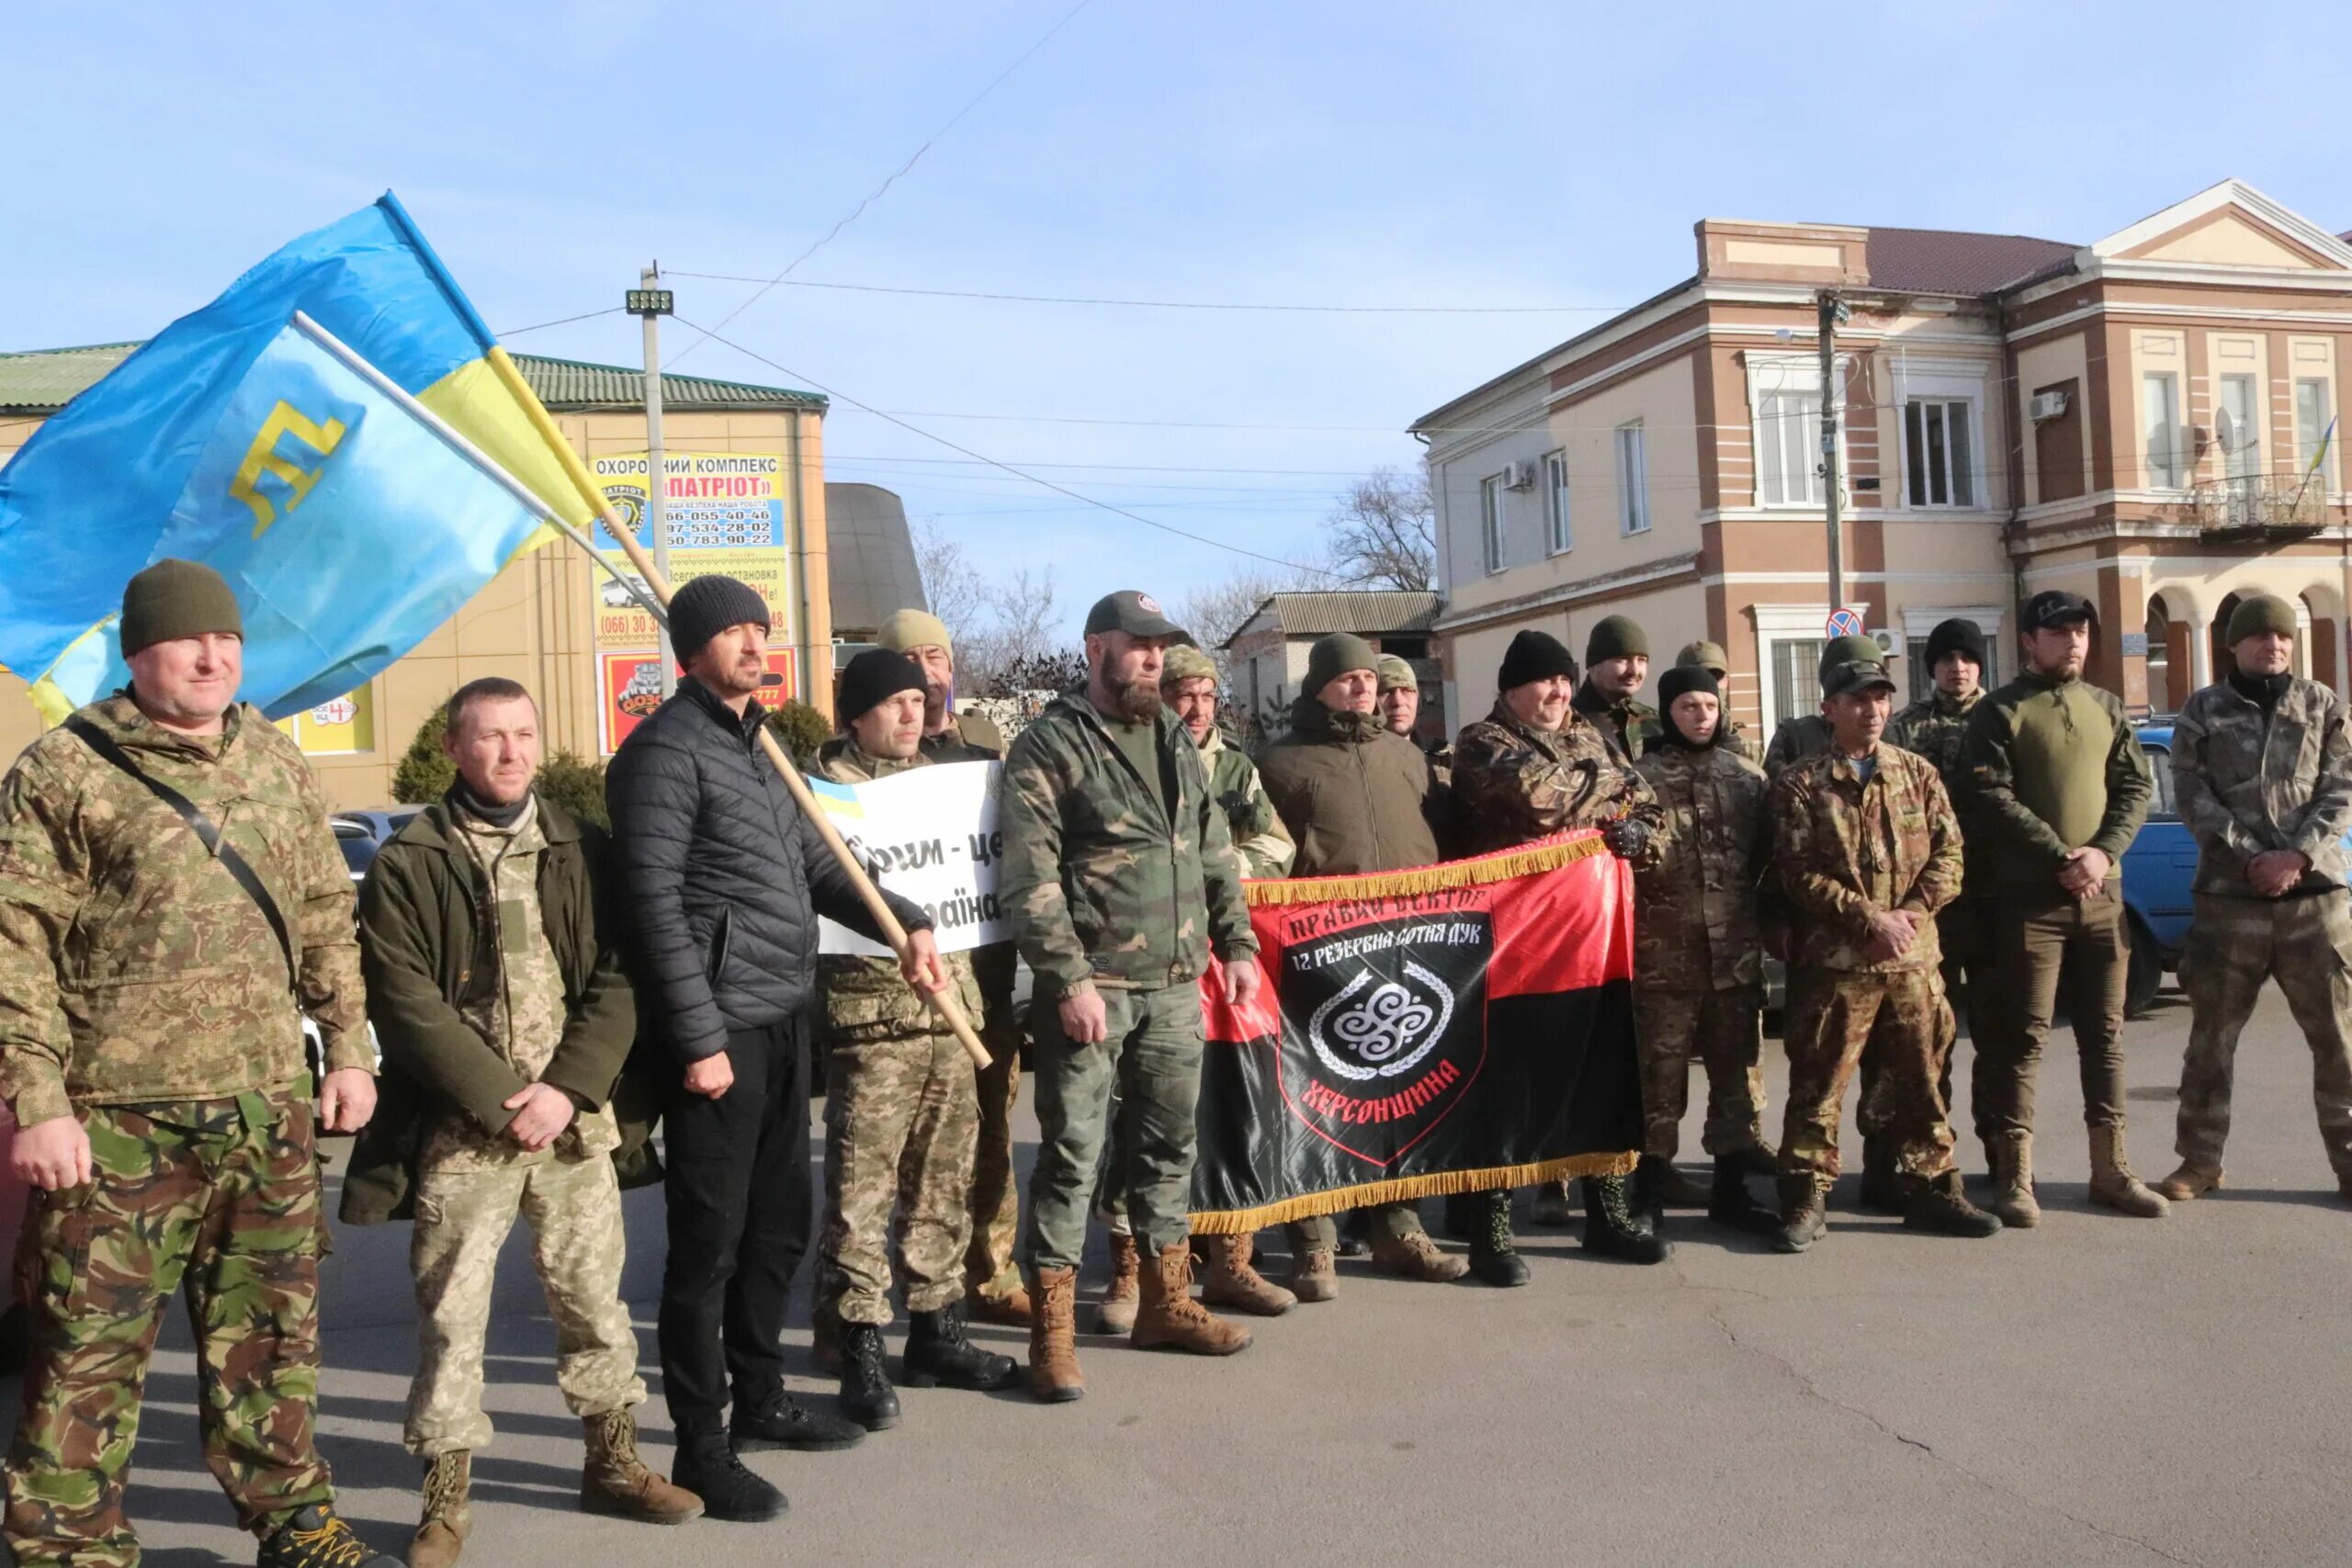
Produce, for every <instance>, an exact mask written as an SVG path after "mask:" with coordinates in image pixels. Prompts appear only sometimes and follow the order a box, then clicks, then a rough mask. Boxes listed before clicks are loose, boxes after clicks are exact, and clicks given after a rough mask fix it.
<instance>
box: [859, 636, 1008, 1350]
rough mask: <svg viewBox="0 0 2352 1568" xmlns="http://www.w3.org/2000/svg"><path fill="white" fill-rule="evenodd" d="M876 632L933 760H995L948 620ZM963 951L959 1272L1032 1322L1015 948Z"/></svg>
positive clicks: (982, 1297)
mask: <svg viewBox="0 0 2352 1568" xmlns="http://www.w3.org/2000/svg"><path fill="white" fill-rule="evenodd" d="M875 640H876V642H878V643H880V644H881V645H882V646H883V647H884V648H886V649H890V650H891V651H892V652H894V653H903V654H905V655H906V656H907V657H908V658H909V659H911V660H914V661H915V663H916V664H917V665H918V666H919V667H920V668H921V669H922V681H923V695H922V754H923V755H924V756H925V757H927V758H929V759H930V760H931V761H934V762H1001V761H1003V760H1004V732H1003V731H1002V730H1000V729H999V728H997V727H996V726H995V724H994V723H992V722H991V721H989V719H988V718H987V717H986V716H983V715H981V714H978V713H966V712H961V711H959V710H958V709H957V708H956V645H955V643H954V642H953V640H952V639H950V637H948V635H947V625H946V623H945V622H944V621H942V620H941V619H940V618H939V617H938V616H936V615H932V614H931V613H930V612H928V611H925V610H899V611H896V612H894V613H893V614H892V615H891V616H890V618H889V619H888V620H886V621H884V622H883V623H882V629H881V630H880V631H878V632H876V634H875ZM967 957H968V958H969V959H970V960H971V964H972V978H973V980H974V982H975V983H976V984H977V985H978V987H979V993H980V1010H979V1012H978V1018H977V1021H978V1024H979V1032H980V1043H981V1044H983V1045H985V1046H987V1047H988V1052H989V1065H988V1066H985V1067H982V1068H981V1069H980V1076H979V1085H978V1091H979V1097H980V1142H979V1152H978V1155H976V1156H974V1158H973V1161H972V1196H971V1209H972V1240H971V1246H970V1247H969V1248H968V1249H967V1252H966V1254H965V1258H964V1279H965V1282H966V1284H967V1286H968V1287H969V1288H970V1291H971V1293H970V1295H969V1296H968V1297H967V1298H966V1299H967V1301H968V1302H969V1303H970V1304H971V1308H972V1315H973V1316H974V1317H975V1318H977V1319H978V1320H979V1321H980V1322H982V1323H995V1324H1002V1325H1005V1326H1007V1327H1012V1328H1026V1327H1028V1326H1029V1292H1028V1291H1027V1290H1026V1289H1024V1288H1023V1285H1022V1283H1021V1266H1020V1264H1019V1263H1017V1262H1016V1261H1015V1260H1014V1258H1013V1256H1012V1248H1013V1243H1014V1242H1015V1241H1016V1240H1017V1239H1018V1238H1019V1236H1020V1232H1021V1190H1020V1187H1019V1185H1018V1183H1016V1182H1015V1180H1014V1179H1013V1170H1012V1107H1013V1102H1014V1101H1015V1100H1018V1099H1019V1098H1020V1096H1021V1020H1020V1018H1019V1016H1018V1014H1017V1011H1016V1010H1015V1008H1014V1006H1013V1000H1012V985H1013V977H1014V975H1015V973H1016V972H1017V971H1018V969H1019V967H1020V957H1019V955H1018V954H1017V953H1014V951H1013V947H1012V943H1011V942H991V943H989V945H988V946H986V947H978V948H974V949H973V950H972V951H971V952H970V953H968V954H967Z"/></svg>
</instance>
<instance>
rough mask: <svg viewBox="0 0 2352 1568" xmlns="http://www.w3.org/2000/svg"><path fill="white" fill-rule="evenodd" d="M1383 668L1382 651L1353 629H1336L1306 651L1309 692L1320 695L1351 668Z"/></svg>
mask: <svg viewBox="0 0 2352 1568" xmlns="http://www.w3.org/2000/svg"><path fill="white" fill-rule="evenodd" d="M1379 668H1380V655H1379V654H1377V653H1374V651H1373V650H1372V644H1370V643H1368V642H1366V641H1364V640H1363V638H1362V637H1358V636H1356V634H1355V633H1353V632H1333V633H1332V634H1331V635H1330V636H1329V637H1324V638H1321V639H1320V640H1318V641H1317V643H1316V645H1315V646H1314V647H1313V648H1311V649H1307V653H1306V694H1307V695H1308V696H1310V697H1313V696H1320V695H1321V694H1322V692H1323V688H1324V687H1326V686H1328V685H1329V684H1330V683H1331V682H1334V681H1336V680H1338V679H1339V678H1340V676H1342V675H1345V674H1347V673H1348V672H1349V671H1351V670H1373V671H1377V670H1378V669H1379Z"/></svg>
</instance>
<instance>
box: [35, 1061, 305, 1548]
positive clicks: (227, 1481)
mask: <svg viewBox="0 0 2352 1568" xmlns="http://www.w3.org/2000/svg"><path fill="white" fill-rule="evenodd" d="M75 1114H77V1115H78V1116H79V1117H80V1118H81V1120H82V1125H83V1127H84V1128H85V1130H86V1131H87V1132H88V1134H89V1135H90V1157H91V1165H92V1170H93V1176H92V1179H91V1180H90V1181H89V1182H88V1183H86V1184H85V1185H83V1186H80V1187H73V1188H67V1189H64V1190H61V1191H57V1192H53V1193H49V1194H46V1195H45V1196H43V1197H41V1198H40V1199H39V1200H38V1207H37V1209H36V1211H35V1212H34V1213H32V1214H31V1215H29V1216H28V1219H27V1222H26V1225H27V1228H26V1235H25V1238H24V1251H23V1254H22V1256H23V1259H24V1262H25V1264H26V1266H27V1269H28V1272H29V1273H30V1274H31V1276H32V1277H31V1278H30V1280H28V1282H27V1283H28V1294H27V1298H26V1299H27V1304H28V1313H29V1317H30V1323H29V1333H30V1341H31V1342H30V1354H29V1359H28V1364H27V1366H26V1370H25V1384H24V1409H23V1414H22V1415H21V1416H19V1417H18V1419H17V1436H16V1439H15V1441H14V1443H13V1444H12V1445H11V1446H10V1448H9V1450H8V1463H7V1472H6V1495H7V1512H6V1524H5V1528H0V1534H5V1536H6V1540H7V1544H8V1546H9V1548H10V1549H11V1550H12V1551H14V1553H15V1554H16V1561H17V1563H18V1564H20V1565H21V1568H34V1565H36V1564H40V1565H48V1564H62V1563H72V1564H75V1565H77V1568H81V1565H99V1568H130V1565H131V1564H134V1563H136V1562H138V1561H139V1538H138V1535H137V1533H136V1532H135V1531H133V1530H132V1529H131V1528H130V1518H129V1517H127V1516H126V1515H125V1514H124V1512H123V1507H122V1496H123V1488H124V1483H125V1482H126V1481H127V1480H128V1478H129V1474H130V1455H131V1449H132V1447H133V1445H134V1444H135V1443H136V1442H137V1441H138V1438H139V1416H140V1407H141V1403H142V1400H143V1398H144V1389H145V1383H146V1377H147V1365H148V1361H149V1359H150V1358H151V1357H152V1355H153V1351H154V1348H155V1334H156V1331H157V1329H158V1328H160V1327H161V1326H162V1324H163V1314H164V1303H165V1302H166V1301H168V1300H169V1299H170V1298H171V1295H172V1292H174V1291H178V1292H181V1294H182V1295H183V1296H184V1297H185V1298H186V1300H187V1313H188V1319H189V1322H190V1324H191V1325H192V1326H193V1327H194V1329H195V1332H196V1342H197V1391H196V1405H197V1415H198V1422H199V1424H200V1426H201V1427H202V1430H203V1444H204V1459H205V1463H206V1464H207V1465H208V1466H209V1467H210V1469H211V1471H212V1474H213V1477H214V1479H216V1480H217V1481H219V1482H220V1487H221V1490H222V1491H224V1492H226V1493H227V1494H228V1495H229V1500H230V1502H231V1504H232V1506H234V1507H235V1509H236V1512H237V1520H238V1522H239V1523H240V1524H241V1525H243V1527H244V1528H245V1529H249V1530H252V1531H254V1533H255V1534H257V1535H266V1534H267V1533H268V1532H269V1531H270V1530H271V1529H275V1528H277V1525H278V1524H279V1523H280V1522H281V1521H283V1520H284V1519H285V1518H286V1517H288V1515H291V1514H293V1513H295V1512H297V1511H298V1510H300V1509H302V1508H305V1507H308V1506H311V1505H312V1504H314V1503H324V1502H328V1501H331V1500H332V1499H333V1497H334V1484H333V1483H332V1481H331V1480H330V1479H329V1477H328V1474H327V1467H326V1464H325V1462H324V1461H322V1460H321V1459H320V1458H319V1453H318V1448H317V1445H316V1443H315V1441H314V1440H313V1430H312V1428H313V1422H314V1416H315V1410H316V1405H317V1403H318V1393H319V1255H320V1252H321V1250H322V1244H323V1240H324V1235H325V1224H326V1219H325V1211H324V1210H323V1209H322V1207H321V1204H320V1201H319V1168H318V1162H317V1158H316V1156H315V1149H314V1145H313V1143H312V1128H311V1104H310V1101H309V1100H308V1099H307V1098H303V1097H298V1096H293V1095H270V1096H264V1095H262V1094H258V1093H254V1092H251V1091H248V1092H246V1093H244V1094H241V1095H238V1096H237V1097H235V1098H234V1099H232V1100H179V1101H173V1102H171V1103H168V1104H156V1105H140V1106H128V1105H93V1106H82V1107H78V1108H77V1109H76V1111H75Z"/></svg>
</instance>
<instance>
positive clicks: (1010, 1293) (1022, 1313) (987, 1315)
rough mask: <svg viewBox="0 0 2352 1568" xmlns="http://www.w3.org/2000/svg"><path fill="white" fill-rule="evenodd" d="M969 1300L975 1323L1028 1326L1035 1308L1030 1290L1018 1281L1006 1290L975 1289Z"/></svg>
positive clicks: (1009, 1326)
mask: <svg viewBox="0 0 2352 1568" xmlns="http://www.w3.org/2000/svg"><path fill="white" fill-rule="evenodd" d="M967 1301H968V1302H969V1303H970V1304H971V1320H972V1321H973V1322H974V1323H990V1324H994V1325H997V1326H998V1327H1000V1328H1026V1327H1028V1326H1029V1318H1030V1314H1031V1313H1032V1311H1033V1310H1034V1309H1033V1308H1032V1307H1031V1305H1030V1302H1029V1292H1027V1291H1025V1290H1023V1288H1022V1287H1021V1285H1020V1283H1019V1282H1018V1281H1015V1282H1014V1284H1013V1285H1012V1289H1010V1290H1005V1291H994V1292H991V1291H975V1292H972V1293H971V1295H970V1296H969V1297H967Z"/></svg>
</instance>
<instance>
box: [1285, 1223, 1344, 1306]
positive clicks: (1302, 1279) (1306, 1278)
mask: <svg viewBox="0 0 2352 1568" xmlns="http://www.w3.org/2000/svg"><path fill="white" fill-rule="evenodd" d="M1290 1292H1291V1294H1292V1296H1294V1297H1295V1298H1296V1299H1297V1300H1299V1301H1302V1302H1330V1301H1337V1300H1339V1298H1340V1267H1339V1264H1338V1263H1337V1262H1336V1261H1334V1259H1333V1253H1332V1248H1330V1247H1310V1246H1308V1245H1307V1244H1306V1242H1304V1241H1300V1240H1297V1239H1295V1233H1294V1239H1293V1240H1292V1242H1291V1244H1290Z"/></svg>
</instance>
